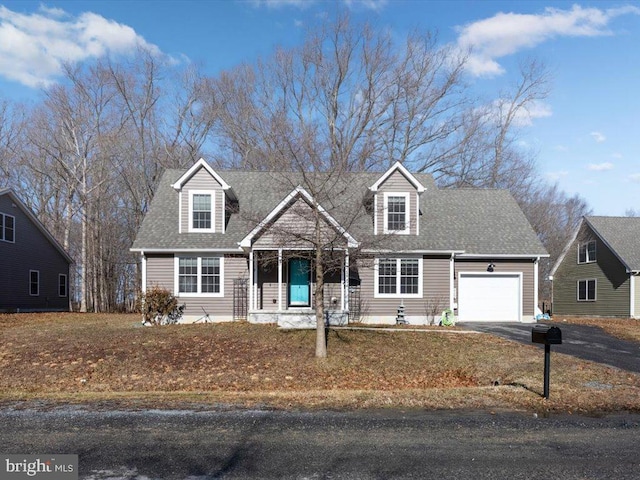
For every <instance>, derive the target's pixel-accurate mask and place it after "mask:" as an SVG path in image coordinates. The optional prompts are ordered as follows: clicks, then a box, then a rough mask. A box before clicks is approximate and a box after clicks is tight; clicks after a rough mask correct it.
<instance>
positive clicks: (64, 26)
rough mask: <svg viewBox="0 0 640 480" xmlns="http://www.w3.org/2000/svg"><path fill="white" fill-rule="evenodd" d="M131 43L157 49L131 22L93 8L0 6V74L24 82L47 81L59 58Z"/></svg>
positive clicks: (76, 58) (122, 48)
mask: <svg viewBox="0 0 640 480" xmlns="http://www.w3.org/2000/svg"><path fill="white" fill-rule="evenodd" d="M137 47H141V48H145V49H148V50H150V51H151V52H152V53H155V54H158V55H159V54H161V52H160V50H159V49H158V47H157V46H155V45H153V44H150V43H148V42H147V41H146V40H145V39H144V38H143V37H141V36H140V35H138V34H137V33H136V32H135V31H134V30H133V29H132V28H131V27H129V26H127V25H123V24H121V23H117V22H114V21H113V20H108V19H106V18H104V17H102V16H100V15H97V14H95V13H91V12H86V13H82V14H80V15H78V16H77V17H73V16H71V15H68V14H67V13H66V12H64V10H61V9H59V8H46V7H40V9H39V11H38V12H37V13H30V14H25V13H18V12H13V11H11V10H9V9H8V8H6V7H4V6H0V76H3V77H5V78H8V79H10V80H14V81H17V82H20V83H22V84H24V85H27V86H29V87H39V86H47V85H50V84H51V83H53V82H54V81H55V78H56V77H57V76H59V75H60V73H61V72H62V66H63V65H64V64H65V63H72V64H73V63H76V62H80V61H83V60H86V59H90V58H98V57H102V56H104V55H107V54H114V55H127V54H129V53H130V52H132V51H134V50H135V49H136V48H137Z"/></svg>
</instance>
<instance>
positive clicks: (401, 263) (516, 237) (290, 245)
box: [132, 159, 548, 325]
mask: <svg viewBox="0 0 640 480" xmlns="http://www.w3.org/2000/svg"><path fill="white" fill-rule="evenodd" d="M298 177H300V175H297V174H293V173H292V174H287V175H283V174H274V173H271V172H239V171H224V172H223V171H221V172H216V171H214V170H213V168H212V167H211V166H210V165H209V164H208V163H207V162H205V161H204V160H202V159H201V160H199V161H198V162H197V163H196V164H194V165H193V166H192V167H191V168H190V169H188V170H186V171H185V170H168V171H166V172H165V173H164V175H163V177H162V179H161V181H160V184H159V186H158V189H157V191H156V194H155V197H154V199H153V201H152V203H151V206H150V209H149V212H148V213H147V215H146V217H145V219H144V221H143V222H142V225H141V227H140V230H139V232H138V235H137V238H136V240H135V242H134V244H133V247H132V251H135V252H139V253H140V255H141V257H142V277H143V280H142V283H143V285H142V289H143V290H145V289H147V288H149V287H151V286H160V287H165V288H167V289H169V290H170V291H172V292H174V294H175V295H177V296H178V297H179V299H180V302H181V303H185V304H186V310H185V319H186V320H189V319H191V320H195V319H197V318H198V317H200V316H201V315H202V312H203V309H204V310H205V311H206V312H208V313H209V314H210V315H211V317H212V318H213V319H215V320H216V321H230V320H233V319H234V318H247V319H248V320H249V321H251V322H270V323H271V322H274V323H275V322H277V323H278V324H280V325H296V324H302V323H304V322H305V318H310V317H312V314H313V310H312V309H313V295H314V286H315V284H314V282H315V280H314V275H313V260H312V258H311V259H310V258H309V256H308V255H307V254H308V253H309V245H308V244H305V242H304V240H303V239H304V237H305V235H306V234H307V233H308V232H309V231H310V228H311V229H312V227H310V224H309V222H310V219H311V218H313V215H314V213H315V214H317V215H320V218H321V219H322V221H323V222H324V225H325V231H324V232H323V235H326V236H327V237H329V236H330V235H331V234H332V235H334V240H332V243H331V244H330V246H327V247H326V248H325V250H326V251H327V252H328V251H329V250H330V253H331V255H333V256H334V257H335V258H336V259H337V262H339V268H338V269H337V270H335V271H332V272H330V273H327V275H326V276H325V278H324V280H325V302H326V305H325V306H326V308H327V309H328V310H329V311H330V315H329V318H330V321H332V322H336V323H345V322H346V321H363V322H367V323H381V324H382V323H395V322H396V317H397V315H398V308H399V306H400V305H402V306H403V308H404V314H405V318H406V320H408V321H409V323H412V324H424V323H426V322H427V321H428V319H429V318H432V317H433V316H436V317H438V318H439V317H440V315H441V313H442V311H443V310H444V309H446V308H450V309H451V310H452V311H454V312H455V314H456V316H457V317H458V320H459V321H516V322H527V321H533V320H534V316H535V314H536V311H537V303H538V297H537V295H538V293H537V292H538V290H537V285H538V262H539V259H540V258H541V257H546V256H548V255H547V252H546V251H545V249H544V248H543V246H542V245H541V243H540V242H539V240H538V238H537V236H536V234H535V232H534V231H533V229H532V228H531V226H530V224H529V223H528V221H527V220H526V218H525V216H524V214H523V213H522V211H521V210H520V208H519V207H518V205H517V203H516V202H515V201H514V199H513V197H512V196H511V195H510V194H509V193H508V192H507V191H503V190H481V189H450V190H439V189H438V188H436V185H435V182H434V181H433V178H432V177H431V176H430V175H425V174H418V175H413V174H411V173H410V172H408V171H407V170H406V168H405V167H404V166H402V165H401V164H400V163H396V164H395V165H393V166H392V167H391V168H390V169H389V170H388V171H386V172H385V173H382V174H380V173H349V174H344V175H342V176H341V177H340V181H339V182H336V184H335V185H334V186H332V188H333V189H334V190H335V194H332V195H329V196H326V198H325V199H323V200H320V199H318V203H320V205H319V206H318V208H317V210H315V209H314V205H315V202H316V199H314V198H313V196H312V195H311V194H310V193H309V191H308V189H305V188H303V187H302V186H296V185H297V183H296V181H297V180H296V179H297V178H298ZM321 177H322V175H321V174H319V175H317V178H321ZM284 179H286V180H287V181H286V182H285V181H283V180H284ZM299 184H300V185H303V184H304V183H303V182H302V179H301V178H300V182H299ZM345 186H346V187H347V188H345ZM323 202H324V203H325V204H324V205H322V203H323ZM329 204H330V205H329ZM292 232H299V234H300V235H299V241H298V240H296V238H294V236H292V235H291V233H292ZM285 233H286V235H285ZM243 285H247V288H246V301H244V300H243ZM243 302H244V303H243ZM243 305H246V308H247V312H246V314H245V313H244V306H243ZM234 312H235V315H234Z"/></svg>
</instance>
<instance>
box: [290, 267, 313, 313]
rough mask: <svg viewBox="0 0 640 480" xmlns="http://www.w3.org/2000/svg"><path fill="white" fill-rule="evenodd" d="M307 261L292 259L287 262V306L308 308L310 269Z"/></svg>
mask: <svg viewBox="0 0 640 480" xmlns="http://www.w3.org/2000/svg"><path fill="white" fill-rule="evenodd" d="M309 267H310V263H309V260H305V259H302V258H294V259H292V260H289V305H291V306H295V307H308V306H309V296H310V295H309V292H310V288H309V283H310V282H309V278H310V277H311V268H309Z"/></svg>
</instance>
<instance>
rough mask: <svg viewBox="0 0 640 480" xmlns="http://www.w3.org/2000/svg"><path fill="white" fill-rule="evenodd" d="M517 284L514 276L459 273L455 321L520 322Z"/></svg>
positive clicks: (516, 275) (518, 280) (515, 275)
mask: <svg viewBox="0 0 640 480" xmlns="http://www.w3.org/2000/svg"><path fill="white" fill-rule="evenodd" d="M521 281H522V279H521V276H520V275H518V274H479V273H468V274H465V273H460V274H459V276H458V319H459V321H462V322H471V321H477V322H517V321H520V313H521V312H520V310H521V307H520V304H521V299H520V296H521V288H520V285H521Z"/></svg>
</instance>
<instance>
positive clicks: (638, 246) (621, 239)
mask: <svg viewBox="0 0 640 480" xmlns="http://www.w3.org/2000/svg"><path fill="white" fill-rule="evenodd" d="M585 219H586V220H587V222H588V224H589V225H590V226H591V228H592V229H593V230H594V231H595V232H596V233H597V234H598V236H599V237H600V238H601V239H602V240H604V241H605V242H606V243H607V244H608V245H609V247H610V248H611V249H612V250H613V252H614V253H615V254H616V255H617V256H618V257H619V258H620V260H622V262H623V263H624V264H625V265H626V266H627V268H629V269H630V270H633V271H640V217H596V216H589V217H585Z"/></svg>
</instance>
